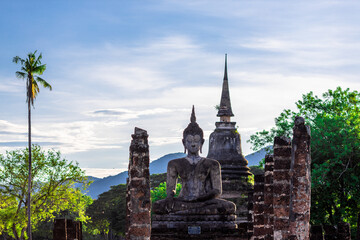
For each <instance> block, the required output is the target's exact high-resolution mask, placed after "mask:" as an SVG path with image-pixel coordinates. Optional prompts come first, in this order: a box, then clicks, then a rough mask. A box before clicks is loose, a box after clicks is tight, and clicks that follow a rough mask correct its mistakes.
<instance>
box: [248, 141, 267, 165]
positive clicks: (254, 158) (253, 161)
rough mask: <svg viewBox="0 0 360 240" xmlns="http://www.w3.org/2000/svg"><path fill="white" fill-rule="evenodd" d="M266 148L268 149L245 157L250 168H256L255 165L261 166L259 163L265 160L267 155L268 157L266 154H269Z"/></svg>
mask: <svg viewBox="0 0 360 240" xmlns="http://www.w3.org/2000/svg"><path fill="white" fill-rule="evenodd" d="M266 148H267V147H264V148H262V149H260V150H259V151H257V152H253V153H251V154H249V155H246V156H245V158H246V160H248V162H249V163H248V166H255V165H259V162H260V161H261V160H262V159H263V158H265V155H266V153H267V151H266ZM271 148H272V147H271V146H270V149H271Z"/></svg>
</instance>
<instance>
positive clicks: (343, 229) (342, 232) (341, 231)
mask: <svg viewBox="0 0 360 240" xmlns="http://www.w3.org/2000/svg"><path fill="white" fill-rule="evenodd" d="M337 227H338V229H337V239H341V240H351V232H350V224H349V223H345V222H340V223H338V225H337Z"/></svg>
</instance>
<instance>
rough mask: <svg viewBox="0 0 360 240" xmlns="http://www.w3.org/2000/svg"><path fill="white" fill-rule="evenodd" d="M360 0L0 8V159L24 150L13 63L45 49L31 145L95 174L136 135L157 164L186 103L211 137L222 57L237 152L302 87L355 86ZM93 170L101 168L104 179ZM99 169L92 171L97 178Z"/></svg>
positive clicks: (176, 138)
mask: <svg viewBox="0 0 360 240" xmlns="http://www.w3.org/2000/svg"><path fill="white" fill-rule="evenodd" d="M359 12H360V2H359V1H350V0H349V1H280V0H278V1H273V0H266V1H238V0H236V1H209V0H207V1H65V0H64V1H36V0H34V1H1V3H0V44H1V56H0V81H1V84H0V153H4V152H5V151H6V150H13V149H16V148H23V147H26V144H27V106H26V103H25V96H26V93H25V82H24V81H22V80H19V79H16V77H15V72H16V71H17V70H19V68H20V66H19V65H16V64H14V63H13V62H12V58H13V57H14V56H20V57H23V58H25V56H26V54H27V53H28V52H31V51H34V50H38V51H39V52H42V53H43V62H44V63H46V64H47V70H46V71H45V73H44V75H43V78H44V79H46V80H47V81H48V82H50V83H51V85H52V87H53V91H51V92H50V91H48V90H45V89H41V91H40V94H39V96H38V98H37V99H36V102H35V109H34V110H33V112H32V131H33V141H34V142H35V143H38V144H40V145H41V146H43V147H44V148H54V149H57V150H60V151H61V152H62V153H63V155H64V156H66V158H67V159H69V160H73V161H77V162H78V163H79V165H80V167H82V168H85V169H87V171H88V173H91V174H92V175H95V176H104V175H106V174H115V173H117V172H119V171H121V170H123V169H126V168H127V164H128V156H129V144H130V140H131V134H132V133H133V131H134V127H140V128H143V129H146V130H147V131H148V134H149V141H150V156H151V160H155V159H157V158H158V157H161V156H163V155H165V154H167V153H172V152H180V151H182V150H183V147H182V144H181V136H182V130H183V129H184V128H185V127H186V126H187V124H188V122H189V117H190V112H191V106H192V105H193V104H194V105H195V108H196V114H197V120H198V123H199V124H200V126H201V127H202V128H203V130H204V132H205V137H206V142H205V146H204V149H203V150H204V151H203V153H204V154H203V155H205V156H206V154H207V148H208V141H207V140H208V136H209V134H210V133H211V132H212V131H213V130H214V128H215V125H214V124H215V122H216V121H217V117H216V110H215V108H214V106H215V105H217V104H219V102H220V94H221V84H222V77H223V69H224V54H225V53H227V54H228V72H229V85H230V96H231V101H232V107H233V112H234V114H235V117H234V118H233V120H234V121H236V122H237V126H239V131H240V134H241V136H242V146H243V152H244V154H245V155H246V154H249V153H251V152H252V151H251V149H250V147H251V146H250V145H249V143H246V140H248V139H249V136H250V135H251V134H254V133H255V132H256V131H259V130H262V129H267V128H270V127H271V126H272V125H273V124H274V118H275V117H276V116H278V115H279V113H280V112H281V111H282V109H284V108H292V109H294V102H295V101H296V100H298V99H300V98H301V95H302V94H304V93H307V92H309V91H313V92H315V93H316V94H321V93H323V92H325V91H327V90H328V89H334V88H336V87H337V86H341V87H343V88H350V89H351V90H359V89H360V79H359V76H360V67H359V65H360V25H359V23H360V15H359ZM100 169H109V170H107V171H105V172H104V171H100ZM95 170H96V171H97V172H96V171H95Z"/></svg>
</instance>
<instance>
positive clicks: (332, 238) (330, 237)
mask: <svg viewBox="0 0 360 240" xmlns="http://www.w3.org/2000/svg"><path fill="white" fill-rule="evenodd" d="M324 231H325V235H324V239H325V240H336V239H337V238H336V227H335V226H333V225H327V224H326V225H324Z"/></svg>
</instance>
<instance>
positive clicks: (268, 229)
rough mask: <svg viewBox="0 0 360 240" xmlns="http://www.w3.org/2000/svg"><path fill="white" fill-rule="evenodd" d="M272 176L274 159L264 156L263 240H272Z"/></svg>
mask: <svg viewBox="0 0 360 240" xmlns="http://www.w3.org/2000/svg"><path fill="white" fill-rule="evenodd" d="M273 174H274V157H273V155H266V156H265V182H264V233H265V240H273V239H274V208H273V199H274V198H273V189H274V187H273Z"/></svg>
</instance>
